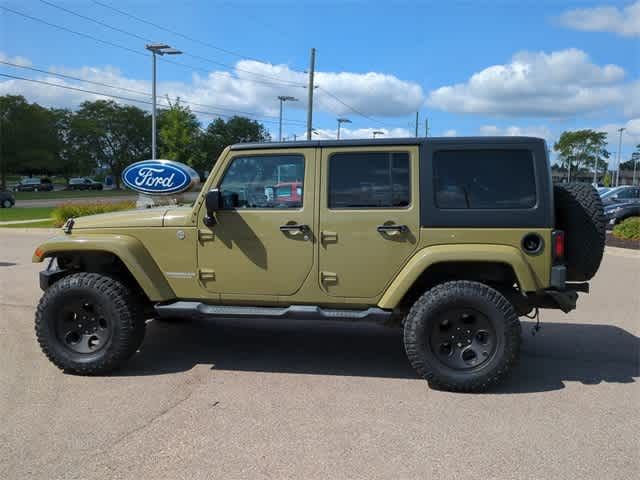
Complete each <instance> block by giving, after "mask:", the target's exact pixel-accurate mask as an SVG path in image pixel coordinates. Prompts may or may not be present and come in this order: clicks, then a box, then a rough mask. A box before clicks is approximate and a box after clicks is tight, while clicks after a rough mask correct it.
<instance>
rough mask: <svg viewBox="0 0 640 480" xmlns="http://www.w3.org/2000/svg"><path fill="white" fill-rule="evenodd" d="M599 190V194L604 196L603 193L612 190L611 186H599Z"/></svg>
mask: <svg viewBox="0 0 640 480" xmlns="http://www.w3.org/2000/svg"><path fill="white" fill-rule="evenodd" d="M597 190H598V195H600V196H601V197H602V195H604V194H605V193H607V192H608V191H609V190H611V187H598V188H597Z"/></svg>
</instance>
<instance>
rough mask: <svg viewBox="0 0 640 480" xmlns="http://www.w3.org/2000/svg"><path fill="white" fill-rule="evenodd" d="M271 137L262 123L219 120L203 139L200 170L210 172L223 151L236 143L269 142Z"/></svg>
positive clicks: (240, 118)
mask: <svg viewBox="0 0 640 480" xmlns="http://www.w3.org/2000/svg"><path fill="white" fill-rule="evenodd" d="M269 141H271V136H270V135H269V132H267V129H266V128H265V127H264V125H262V124H261V123H259V122H257V121H255V120H251V119H249V118H246V117H237V116H235V117H232V118H230V119H229V120H228V121H226V122H225V121H224V120H223V119H222V118H218V119H216V120H214V121H213V122H211V123H210V124H209V126H208V127H207V129H206V131H205V133H204V134H203V135H202V138H201V147H200V148H201V149H202V151H203V152H204V155H203V157H202V161H203V163H202V165H200V166H199V168H200V170H210V169H211V168H212V167H213V165H214V163H215V161H216V159H217V158H218V157H219V156H220V154H221V153H222V151H223V150H224V149H225V148H226V147H228V146H229V145H232V144H234V143H245V142H269Z"/></svg>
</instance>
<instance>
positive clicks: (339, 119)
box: [337, 118, 351, 140]
mask: <svg viewBox="0 0 640 480" xmlns="http://www.w3.org/2000/svg"><path fill="white" fill-rule="evenodd" d="M343 123H351V120H349V119H348V118H338V135H337V137H338V140H340V126H341V125H342V124H343Z"/></svg>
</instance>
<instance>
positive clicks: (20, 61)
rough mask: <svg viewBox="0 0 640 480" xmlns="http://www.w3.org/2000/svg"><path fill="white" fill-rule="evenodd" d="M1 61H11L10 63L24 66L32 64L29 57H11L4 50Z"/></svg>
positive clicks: (0, 53)
mask: <svg viewBox="0 0 640 480" xmlns="http://www.w3.org/2000/svg"><path fill="white" fill-rule="evenodd" d="M0 61H3V62H9V63H16V64H18V65H23V66H27V67H30V66H31V61H30V60H29V59H28V58H24V57H20V56H17V57H11V56H9V55H7V54H5V53H4V52H0Z"/></svg>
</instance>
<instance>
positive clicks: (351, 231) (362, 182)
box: [319, 146, 420, 298]
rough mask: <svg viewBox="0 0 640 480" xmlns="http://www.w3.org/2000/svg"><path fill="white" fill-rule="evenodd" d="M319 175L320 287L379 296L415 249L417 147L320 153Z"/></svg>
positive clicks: (339, 293) (333, 291)
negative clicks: (320, 178) (320, 183)
mask: <svg viewBox="0 0 640 480" xmlns="http://www.w3.org/2000/svg"><path fill="white" fill-rule="evenodd" d="M321 172H322V173H321V175H322V187H321V194H320V232H319V238H320V263H319V266H320V278H319V281H320V284H321V287H322V288H323V289H324V290H325V291H326V292H327V294H328V295H331V296H337V297H351V298H374V297H376V296H378V295H381V294H382V293H383V291H384V288H385V286H386V285H387V284H388V283H389V282H390V281H391V279H393V278H394V276H395V274H396V273H397V272H398V271H399V270H400V269H401V268H402V266H403V265H404V263H405V262H406V261H407V260H408V258H409V257H410V255H411V254H412V252H413V251H414V250H415V249H416V247H417V244H418V240H419V235H420V225H419V198H418V193H417V192H418V147H417V146H404V147H377V148H375V150H370V151H367V150H366V149H365V148H364V147H360V148H352V149H345V148H341V149H323V150H322V161H321Z"/></svg>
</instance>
